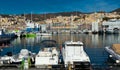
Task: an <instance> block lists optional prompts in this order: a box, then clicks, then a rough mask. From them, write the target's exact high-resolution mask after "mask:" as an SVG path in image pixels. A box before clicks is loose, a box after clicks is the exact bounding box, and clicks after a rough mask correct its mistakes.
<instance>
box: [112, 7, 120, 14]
mask: <svg viewBox="0 0 120 70" xmlns="http://www.w3.org/2000/svg"><path fill="white" fill-rule="evenodd" d="M111 12H117V13H119V14H120V8H118V9H115V10H113V11H111Z"/></svg>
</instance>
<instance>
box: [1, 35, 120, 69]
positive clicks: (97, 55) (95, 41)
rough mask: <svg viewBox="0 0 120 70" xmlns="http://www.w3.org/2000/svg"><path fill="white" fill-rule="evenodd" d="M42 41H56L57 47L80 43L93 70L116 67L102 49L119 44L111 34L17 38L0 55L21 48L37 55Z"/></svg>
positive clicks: (17, 50) (18, 50)
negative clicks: (63, 44) (73, 42)
mask: <svg viewBox="0 0 120 70" xmlns="http://www.w3.org/2000/svg"><path fill="white" fill-rule="evenodd" d="M43 40H56V41H57V43H58V46H62V43H63V42H65V41H70V40H73V41H82V42H83V43H84V48H85V51H86V52H87V54H88V56H89V57H90V60H91V64H92V67H93V68H94V69H96V70H99V69H101V68H102V69H110V68H111V67H116V66H115V65H114V63H113V62H112V60H110V58H109V57H108V53H107V52H106V51H105V49H104V47H106V46H111V45H112V44H114V43H120V35H113V34H111V35H98V34H54V35H52V36H36V37H28V38H26V37H24V38H19V37H18V38H16V39H14V40H12V41H11V43H10V44H9V46H6V47H3V48H2V51H1V52H0V55H1V56H4V55H6V54H7V52H12V53H13V54H18V53H19V52H20V50H21V49H23V48H26V49H28V50H29V51H31V52H33V53H36V54H37V53H38V52H39V50H40V49H41V48H43V46H42V45H41V43H40V42H41V41H43ZM118 68H119V67H118Z"/></svg>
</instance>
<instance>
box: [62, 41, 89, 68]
mask: <svg viewBox="0 0 120 70" xmlns="http://www.w3.org/2000/svg"><path fill="white" fill-rule="evenodd" d="M61 51H62V56H63V61H64V65H65V67H68V65H69V64H70V65H72V68H76V66H77V67H78V66H79V67H85V66H86V67H88V68H89V67H90V65H91V64H90V59H89V56H88V55H87V54H86V52H85V51H84V48H83V43H82V42H80V41H76V42H73V41H65V42H64V44H63V48H62V50H61Z"/></svg>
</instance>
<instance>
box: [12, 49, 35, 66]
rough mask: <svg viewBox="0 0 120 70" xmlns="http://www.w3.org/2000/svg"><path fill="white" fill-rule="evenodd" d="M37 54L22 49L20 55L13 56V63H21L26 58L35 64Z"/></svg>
mask: <svg viewBox="0 0 120 70" xmlns="http://www.w3.org/2000/svg"><path fill="white" fill-rule="evenodd" d="M34 56H35V53H32V52H31V51H28V50H27V49H22V50H21V51H20V53H19V54H17V55H13V56H12V58H11V63H15V64H16V63H17V64H19V63H21V62H22V60H23V59H24V58H30V59H31V60H32V62H34Z"/></svg>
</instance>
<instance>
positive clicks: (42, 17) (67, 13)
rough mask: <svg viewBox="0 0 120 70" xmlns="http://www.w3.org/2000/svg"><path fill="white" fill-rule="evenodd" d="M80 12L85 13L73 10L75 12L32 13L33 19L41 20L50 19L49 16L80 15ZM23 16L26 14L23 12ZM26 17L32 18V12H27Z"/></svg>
mask: <svg viewBox="0 0 120 70" xmlns="http://www.w3.org/2000/svg"><path fill="white" fill-rule="evenodd" d="M79 14H83V13H82V12H78V11H73V12H60V13H47V14H32V18H33V19H32V20H33V21H41V20H44V19H48V18H53V17H56V16H60V15H61V16H71V15H77V16H79ZM22 16H24V15H23V14H22ZM25 17H26V18H27V19H31V14H26V15H25Z"/></svg>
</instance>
